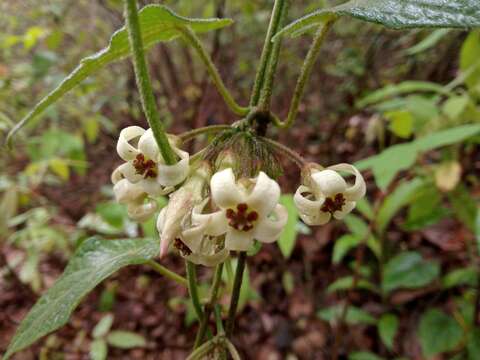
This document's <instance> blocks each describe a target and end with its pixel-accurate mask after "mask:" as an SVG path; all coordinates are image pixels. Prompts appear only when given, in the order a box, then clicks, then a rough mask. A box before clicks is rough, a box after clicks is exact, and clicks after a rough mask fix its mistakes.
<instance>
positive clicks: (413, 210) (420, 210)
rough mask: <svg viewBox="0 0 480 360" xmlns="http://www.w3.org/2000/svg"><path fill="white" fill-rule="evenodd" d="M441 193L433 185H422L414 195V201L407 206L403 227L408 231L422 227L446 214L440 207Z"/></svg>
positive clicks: (431, 223) (433, 222)
mask: <svg viewBox="0 0 480 360" xmlns="http://www.w3.org/2000/svg"><path fill="white" fill-rule="evenodd" d="M441 201H442V195H441V194H440V193H439V191H438V189H437V188H436V187H435V186H424V187H423V188H421V189H420V190H419V191H418V194H417V195H416V196H415V201H414V202H412V204H411V205H410V207H409V208H408V215H407V220H406V222H405V224H404V225H403V228H404V229H406V230H408V231H414V230H419V229H422V228H424V227H426V226H430V225H433V224H435V223H436V222H438V221H439V220H440V219H442V218H443V217H444V216H446V215H447V214H448V211H447V210H446V209H445V208H443V207H442V204H441Z"/></svg>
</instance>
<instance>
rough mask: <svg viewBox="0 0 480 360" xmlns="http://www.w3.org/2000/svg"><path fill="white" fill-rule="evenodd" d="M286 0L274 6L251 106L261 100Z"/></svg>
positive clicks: (278, 1)
mask: <svg viewBox="0 0 480 360" xmlns="http://www.w3.org/2000/svg"><path fill="white" fill-rule="evenodd" d="M285 1H286V0H275V4H274V5H273V10H272V15H271V17H270V24H269V25H268V30H267V36H266V38H265V42H264V44H263V50H262V55H261V57H260V65H259V67H258V70H257V74H256V76H255V83H254V85H253V91H252V96H251V98H250V106H256V105H258V101H259V100H260V93H261V91H262V88H263V84H264V81H265V72H266V69H267V66H268V63H269V62H270V56H271V54H272V49H273V45H274V44H273V43H272V38H273V36H274V35H275V34H276V33H277V31H278V25H279V23H280V19H281V15H282V9H283V7H284V3H285Z"/></svg>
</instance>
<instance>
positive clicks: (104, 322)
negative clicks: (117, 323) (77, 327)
mask: <svg viewBox="0 0 480 360" xmlns="http://www.w3.org/2000/svg"><path fill="white" fill-rule="evenodd" d="M112 324H113V315H112V314H107V315H105V316H104V317H102V318H101V319H100V321H99V322H98V323H97V325H95V327H94V328H93V331H92V336H93V337H94V338H100V337H103V336H105V335H107V333H108V332H109V331H110V328H111V327H112Z"/></svg>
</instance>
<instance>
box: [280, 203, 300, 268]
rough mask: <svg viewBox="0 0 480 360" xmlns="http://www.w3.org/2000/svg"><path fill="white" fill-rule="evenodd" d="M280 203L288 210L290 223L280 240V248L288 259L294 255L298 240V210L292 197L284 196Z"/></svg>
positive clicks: (288, 222)
mask: <svg viewBox="0 0 480 360" xmlns="http://www.w3.org/2000/svg"><path fill="white" fill-rule="evenodd" d="M280 203H281V204H282V205H283V206H285V207H286V209H287V212H288V221H287V224H286V225H285V228H284V229H283V232H282V235H281V236H280V238H279V239H278V246H279V247H280V251H281V252H282V254H283V256H284V257H285V258H286V259H288V258H289V257H290V255H292V251H293V249H294V247H295V241H296V240H297V223H298V210H297V207H296V206H295V203H294V202H293V196H292V195H282V197H281V198H280Z"/></svg>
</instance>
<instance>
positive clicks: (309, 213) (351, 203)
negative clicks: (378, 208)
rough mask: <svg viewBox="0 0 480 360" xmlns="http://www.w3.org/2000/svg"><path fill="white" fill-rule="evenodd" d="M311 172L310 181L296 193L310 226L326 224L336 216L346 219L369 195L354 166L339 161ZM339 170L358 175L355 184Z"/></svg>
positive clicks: (298, 205)
mask: <svg viewBox="0 0 480 360" xmlns="http://www.w3.org/2000/svg"><path fill="white" fill-rule="evenodd" d="M309 171H310V174H309V175H308V176H307V178H306V179H305V183H306V184H305V185H301V186H300V187H299V188H298V189H297V191H296V193H295V196H294V201H295V205H296V206H297V209H298V211H299V213H300V217H301V218H302V220H303V221H304V222H305V223H306V224H308V225H324V224H326V223H328V222H329V221H330V219H331V218H332V216H333V217H334V218H335V219H343V218H344V217H345V216H346V215H347V214H348V213H350V212H351V211H352V210H353V209H354V208H355V206H356V202H357V201H358V200H360V199H361V198H362V197H363V196H365V192H366V185H365V181H364V180H363V177H362V175H361V174H360V172H359V171H358V170H357V169H356V168H355V167H354V166H353V165H350V164H338V165H333V166H330V167H328V168H326V169H324V170H319V169H315V168H311V169H309ZM339 171H341V172H346V173H349V174H351V175H354V176H355V182H354V184H353V185H352V186H348V184H347V182H346V181H345V180H344V178H343V177H342V176H341V175H340V174H339V173H338V172H339Z"/></svg>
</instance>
